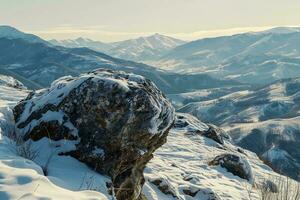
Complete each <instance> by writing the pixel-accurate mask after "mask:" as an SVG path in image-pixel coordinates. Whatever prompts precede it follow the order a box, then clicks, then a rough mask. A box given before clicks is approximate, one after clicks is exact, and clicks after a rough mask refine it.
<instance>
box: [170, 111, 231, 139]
mask: <svg viewBox="0 0 300 200" xmlns="http://www.w3.org/2000/svg"><path fill="white" fill-rule="evenodd" d="M174 128H179V129H187V130H188V132H189V134H191V133H193V134H199V135H201V136H204V137H207V138H210V139H212V140H214V141H215V142H217V143H219V144H222V145H223V144H224V140H228V141H229V140H231V138H230V136H229V135H228V134H227V133H225V131H224V130H222V129H221V128H218V127H217V126H215V125H213V124H204V123H202V122H200V121H199V120H198V119H197V118H196V117H194V116H192V115H190V114H186V113H176V120H175V123H174Z"/></svg>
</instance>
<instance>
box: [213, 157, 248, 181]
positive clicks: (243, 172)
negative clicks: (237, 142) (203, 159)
mask: <svg viewBox="0 0 300 200" xmlns="http://www.w3.org/2000/svg"><path fill="white" fill-rule="evenodd" d="M209 165H220V166H221V167H223V168H225V169H227V171H228V172H231V173H232V174H234V175H236V176H239V177H240V178H243V179H246V180H248V181H250V182H252V181H253V175H252V169H251V166H250V164H249V162H248V161H247V160H246V158H243V157H241V156H239V155H235V154H222V155H219V156H217V157H215V158H214V160H212V161H211V162H210V163H209Z"/></svg>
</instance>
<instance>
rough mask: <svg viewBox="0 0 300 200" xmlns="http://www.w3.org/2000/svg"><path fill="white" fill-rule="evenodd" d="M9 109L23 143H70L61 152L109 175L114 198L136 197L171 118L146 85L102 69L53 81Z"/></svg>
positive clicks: (159, 97) (158, 94) (155, 92)
mask: <svg viewBox="0 0 300 200" xmlns="http://www.w3.org/2000/svg"><path fill="white" fill-rule="evenodd" d="M13 111H14V117H15V120H16V132H17V134H18V135H21V136H22V137H23V138H24V140H28V139H32V140H34V141H36V140H40V139H41V138H43V137H47V138H49V139H50V140H63V139H64V140H70V141H74V142H75V148H74V149H72V151H68V152H61V154H62V155H71V156H73V157H75V158H77V159H78V160H80V161H82V162H84V163H86V164H87V165H89V166H90V167H92V168H93V169H94V170H96V171H98V172H100V173H104V174H107V175H109V176H110V177H111V178H112V186H113V188H114V193H115V196H116V197H117V199H118V200H135V199H140V198H141V188H142V186H143V183H144V177H143V170H144V167H145V165H146V163H147V162H148V161H149V160H150V159H151V158H152V153H153V152H154V151H155V150H156V149H157V148H158V147H160V146H161V145H162V144H164V143H165V142H166V137H167V134H168V130H169V128H170V127H171V126H172V123H173V120H174V109H173V107H172V106H171V104H170V103H169V101H168V100H166V98H165V96H164V95H163V94H162V93H161V92H160V91H159V90H158V89H157V87H156V86H155V85H154V84H153V83H152V82H151V81H149V80H147V79H145V78H143V77H141V76H137V75H133V74H127V73H124V72H119V71H111V70H103V69H99V70H95V71H92V72H90V73H87V74H83V75H81V76H79V77H63V78H61V79H58V80H56V81H54V82H53V83H52V85H51V87H50V88H48V89H45V90H40V91H36V92H33V93H31V94H29V96H28V97H27V98H26V99H24V100H23V101H21V102H20V103H19V104H18V105H17V106H16V107H15V108H14V110H13Z"/></svg>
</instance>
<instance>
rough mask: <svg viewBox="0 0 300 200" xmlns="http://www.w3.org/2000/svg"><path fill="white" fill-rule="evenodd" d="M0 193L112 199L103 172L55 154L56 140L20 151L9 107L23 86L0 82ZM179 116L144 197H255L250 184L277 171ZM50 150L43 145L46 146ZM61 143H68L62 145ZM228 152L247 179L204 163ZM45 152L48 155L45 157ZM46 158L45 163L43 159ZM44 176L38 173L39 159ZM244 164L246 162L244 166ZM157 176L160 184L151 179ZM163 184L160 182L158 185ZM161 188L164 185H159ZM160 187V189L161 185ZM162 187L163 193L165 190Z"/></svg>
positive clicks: (148, 172) (151, 166) (151, 168)
mask: <svg viewBox="0 0 300 200" xmlns="http://www.w3.org/2000/svg"><path fill="white" fill-rule="evenodd" d="M0 94H1V104H0V114H1V115H0V119H1V123H0V128H1V129H0V178H1V179H0V199H1V200H6V199H7V200H8V199H24V200H25V199H30V200H31V199H32V200H35V199H39V200H40V199H53V200H60V199H74V200H76V199H78V200H82V199H89V200H96V199H97V200H102V199H103V200H106V199H113V198H112V197H111V196H110V195H109V194H108V192H107V188H106V183H107V182H110V180H109V178H107V177H105V176H102V175H100V174H97V173H95V172H93V171H92V170H90V169H89V168H87V167H86V166H85V165H84V164H82V163H80V162H79V161H77V160H75V159H74V158H71V157H68V156H57V155H56V154H55V153H56V151H58V150H59V148H60V147H59V146H60V143H63V142H64V141H57V142H49V141H48V140H47V139H42V140H40V141H38V142H37V143H34V145H32V146H31V147H32V148H33V150H34V151H33V152H38V153H37V156H36V157H34V158H33V160H34V162H33V161H31V160H28V159H25V158H23V157H20V156H19V155H18V153H20V149H18V148H16V145H15V143H14V142H12V140H10V139H8V137H6V135H10V136H11V134H10V133H11V132H12V130H13V125H14V124H13V123H14V122H13V120H12V113H11V110H10V108H11V107H12V106H14V105H15V104H16V102H17V101H18V100H19V99H21V98H24V97H25V96H26V95H27V94H28V91H26V90H19V89H14V88H10V87H7V86H4V85H0ZM178 116H184V118H185V119H186V120H187V122H188V124H189V125H188V126H186V125H185V122H183V124H184V127H177V128H173V129H172V130H171V131H170V134H169V136H168V142H167V143H166V144H165V145H163V146H162V147H161V148H160V149H158V150H157V151H156V152H155V154H154V158H153V159H152V160H151V161H150V163H148V165H147V167H146V169H145V171H144V173H145V178H146V183H145V186H144V188H143V192H144V194H145V196H146V197H147V198H148V199H149V200H175V199H182V200H192V199H194V200H208V199H211V198H212V197H215V198H221V199H223V200H227V199H228V200H243V199H244V200H248V199H249V196H248V195H245V194H248V193H249V195H250V196H251V199H258V193H259V190H258V189H255V187H253V183H252V181H255V183H254V184H255V185H256V186H257V185H260V184H262V182H264V181H265V180H266V179H272V177H277V176H278V175H277V174H276V173H274V172H273V171H272V170H271V169H270V168H269V167H267V166H266V165H264V164H263V163H262V161H260V160H259V159H258V158H257V156H256V155H255V154H254V153H251V152H249V151H246V150H242V149H238V148H237V147H236V146H234V145H232V144H231V143H230V141H229V140H226V142H225V144H224V145H221V144H219V143H217V142H215V141H214V140H212V139H209V138H206V137H203V136H201V135H199V134H197V132H195V131H197V130H201V131H203V130H207V129H208V126H207V125H206V124H204V123H201V122H199V121H198V120H197V119H196V118H194V117H192V116H190V115H184V114H179V115H178ZM49 146H50V149H53V151H46V149H49ZM64 146H68V145H65V144H64ZM223 153H234V154H236V155H239V156H241V157H243V158H244V159H246V160H248V161H249V163H250V167H251V169H250V168H245V169H246V170H250V171H251V172H252V174H253V180H252V181H247V180H245V179H241V178H239V177H238V176H234V175H233V174H232V173H230V172H228V171H226V170H225V169H224V168H221V167H220V166H211V165H209V164H208V163H209V162H210V161H211V160H212V159H213V158H214V157H215V156H217V155H220V154H223ZM48 158H50V159H48ZM47 163H48V164H47ZM46 164H47V165H48V167H47V169H48V170H47V176H45V175H44V173H45V170H44V171H43V169H45V167H44V166H45V165H46ZM248 167H249V166H248ZM158 180H159V181H161V182H160V185H161V187H159V186H157V184H154V183H155V182H157V181H158ZM163 185H165V186H163ZM162 188H165V189H166V190H164V189H162ZM161 190H162V191H161ZM165 193H166V194H165Z"/></svg>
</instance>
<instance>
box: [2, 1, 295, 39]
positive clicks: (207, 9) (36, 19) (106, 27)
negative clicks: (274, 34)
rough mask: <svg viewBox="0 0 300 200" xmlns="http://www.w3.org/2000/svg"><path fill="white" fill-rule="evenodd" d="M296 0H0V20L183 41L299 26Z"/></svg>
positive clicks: (47, 31)
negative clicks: (174, 38) (169, 37)
mask: <svg viewBox="0 0 300 200" xmlns="http://www.w3.org/2000/svg"><path fill="white" fill-rule="evenodd" d="M299 10H300V1H299V0H0V24H1V25H10V26H14V27H16V28H18V29H20V30H22V31H25V32H30V33H33V34H37V35H39V36H41V37H42V38H45V39H73V38H77V37H87V38H90V39H94V40H99V41H103V42H112V41H119V40H125V39H130V38H135V37H139V36H147V35H151V34H154V33H161V34H165V35H169V36H172V37H177V38H179V39H184V40H195V39H200V38H204V37H214V36H220V35H232V34H235V33H240V32H248V31H261V30H265V29H268V28H272V27H276V26H300V12H299Z"/></svg>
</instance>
